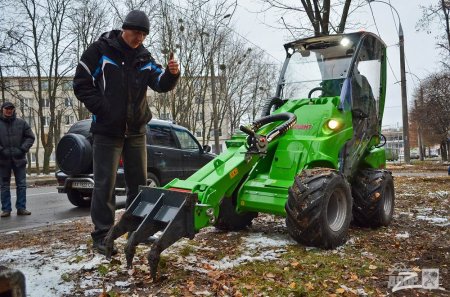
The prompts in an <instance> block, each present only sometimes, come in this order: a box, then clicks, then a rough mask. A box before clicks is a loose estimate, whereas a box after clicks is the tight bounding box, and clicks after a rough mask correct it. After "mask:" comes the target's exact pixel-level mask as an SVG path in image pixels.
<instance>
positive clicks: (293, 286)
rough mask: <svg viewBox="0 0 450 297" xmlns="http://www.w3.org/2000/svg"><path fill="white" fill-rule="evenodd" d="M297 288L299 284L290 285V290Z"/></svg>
mask: <svg viewBox="0 0 450 297" xmlns="http://www.w3.org/2000/svg"><path fill="white" fill-rule="evenodd" d="M296 287H297V283H295V282H292V283H290V284H289V288H291V289H295V288H296Z"/></svg>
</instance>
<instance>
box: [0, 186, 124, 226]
mask: <svg viewBox="0 0 450 297" xmlns="http://www.w3.org/2000/svg"><path fill="white" fill-rule="evenodd" d="M11 194H12V196H13V197H12V199H11V200H12V201H11V203H12V204H13V212H12V213H11V216H10V217H8V218H0V234H1V233H4V232H9V231H15V230H21V229H27V228H34V227H40V226H46V225H50V224H54V223H56V222H62V221H67V220H70V219H71V218H76V217H84V216H89V209H86V208H79V207H75V206H73V205H72V204H71V203H70V202H69V200H67V197H66V195H65V194H58V192H57V190H56V187H55V186H45V187H34V188H28V189H27V209H28V210H30V211H31V215H30V216H17V214H16V209H14V205H15V201H16V195H15V189H13V191H12V192H11ZM117 201H118V203H117V206H118V208H123V207H124V206H125V196H119V197H117Z"/></svg>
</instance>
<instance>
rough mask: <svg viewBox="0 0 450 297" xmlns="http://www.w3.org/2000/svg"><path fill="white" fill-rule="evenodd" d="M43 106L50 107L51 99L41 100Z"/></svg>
mask: <svg viewBox="0 0 450 297" xmlns="http://www.w3.org/2000/svg"><path fill="white" fill-rule="evenodd" d="M41 106H42V107H50V100H49V99H42V100H41Z"/></svg>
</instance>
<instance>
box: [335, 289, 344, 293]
mask: <svg viewBox="0 0 450 297" xmlns="http://www.w3.org/2000/svg"><path fill="white" fill-rule="evenodd" d="M344 292H345V289H343V288H338V289H336V293H338V294H342V293H344Z"/></svg>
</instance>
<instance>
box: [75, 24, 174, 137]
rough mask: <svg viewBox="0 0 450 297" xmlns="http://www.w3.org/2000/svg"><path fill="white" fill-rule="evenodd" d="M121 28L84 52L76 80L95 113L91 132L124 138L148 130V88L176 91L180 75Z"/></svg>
mask: <svg viewBox="0 0 450 297" xmlns="http://www.w3.org/2000/svg"><path fill="white" fill-rule="evenodd" d="M120 34H121V31H120V30H113V31H110V32H106V33H103V34H102V36H101V37H100V39H99V40H97V41H96V42H94V43H93V44H92V45H90V46H89V47H88V49H87V50H86V51H85V52H84V53H83V55H82V57H81V60H80V63H79V64H78V66H77V69H76V73H75V77H74V80H73V89H74V92H75V96H76V97H77V98H78V100H80V101H81V102H83V103H84V105H85V106H86V108H87V109H88V110H89V111H90V112H92V114H93V117H92V118H93V121H92V125H91V132H92V133H94V134H95V133H98V134H102V135H108V136H117V137H123V136H124V135H138V134H143V133H145V124H147V122H148V121H150V119H151V117H152V116H151V113H150V109H149V107H148V104H147V101H146V94H147V88H148V87H150V88H152V89H153V90H154V91H157V92H168V91H170V90H172V89H173V88H174V87H175V85H176V83H177V80H178V77H179V74H178V75H172V74H171V73H170V71H169V70H168V69H166V70H163V69H162V67H161V65H158V64H156V62H155V60H154V59H153V57H152V56H151V54H150V53H149V52H148V51H147V50H146V49H145V48H144V47H143V46H142V45H141V46H139V47H138V48H137V49H134V50H133V49H131V48H130V47H129V46H127V45H126V43H125V42H124V41H123V39H122V37H120Z"/></svg>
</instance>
